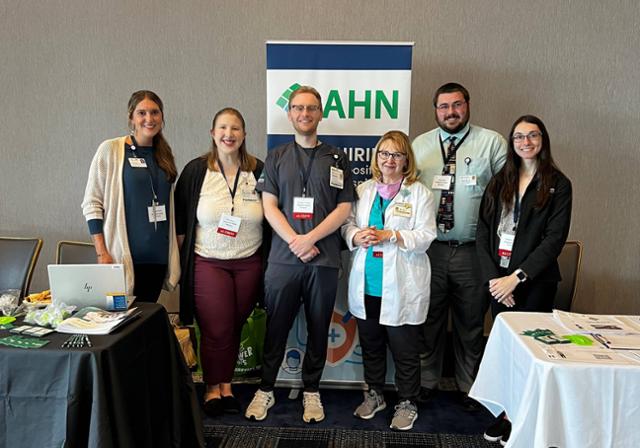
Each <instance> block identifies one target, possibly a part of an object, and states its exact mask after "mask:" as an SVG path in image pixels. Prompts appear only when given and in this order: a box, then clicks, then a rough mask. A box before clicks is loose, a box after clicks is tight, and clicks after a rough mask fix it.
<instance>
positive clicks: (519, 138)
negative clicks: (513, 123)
mask: <svg viewBox="0 0 640 448" xmlns="http://www.w3.org/2000/svg"><path fill="white" fill-rule="evenodd" d="M540 137H542V132H539V131H532V132H529V133H528V134H520V133H518V134H513V137H511V138H512V139H513V141H514V142H518V143H520V142H523V141H524V139H525V138H528V139H529V141H531V142H532V141H534V140H535V141H538V140H540Z"/></svg>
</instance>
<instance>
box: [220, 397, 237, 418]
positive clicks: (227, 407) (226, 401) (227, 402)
mask: <svg viewBox="0 0 640 448" xmlns="http://www.w3.org/2000/svg"><path fill="white" fill-rule="evenodd" d="M220 401H222V409H223V410H224V412H225V413H226V414H239V413H240V402H239V401H238V399H237V398H236V397H234V396H233V395H227V396H223V397H222V398H221V399H220Z"/></svg>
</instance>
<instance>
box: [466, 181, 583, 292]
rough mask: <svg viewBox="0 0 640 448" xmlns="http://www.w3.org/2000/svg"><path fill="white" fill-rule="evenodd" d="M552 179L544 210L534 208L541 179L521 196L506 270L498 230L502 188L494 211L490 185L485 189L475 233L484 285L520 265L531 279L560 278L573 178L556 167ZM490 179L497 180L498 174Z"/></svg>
mask: <svg viewBox="0 0 640 448" xmlns="http://www.w3.org/2000/svg"><path fill="white" fill-rule="evenodd" d="M553 178H554V181H553V185H552V187H551V189H550V191H551V197H550V198H549V200H548V201H547V204H546V205H545V206H544V207H543V208H542V209H538V208H535V207H534V205H535V202H536V194H537V190H538V189H539V188H540V181H539V179H538V178H537V177H536V178H534V180H533V181H531V183H530V184H529V186H528V187H527V190H526V191H525V193H524V196H523V197H522V199H521V206H520V219H519V222H518V230H517V232H516V236H515V240H514V242H513V249H512V252H511V260H510V263H509V267H508V268H507V269H506V270H505V269H501V268H500V256H499V255H498V246H499V244H500V237H499V236H498V235H497V231H498V226H499V225H500V217H501V214H502V202H501V201H500V190H501V188H500V186H498V188H497V189H496V195H495V197H494V198H493V200H494V204H496V206H495V207H494V210H493V212H492V213H489V212H488V211H487V207H486V201H487V195H488V191H489V188H487V189H486V190H485V193H484V196H483V197H482V202H481V204H480V216H479V219H478V229H477V232H476V250H477V253H478V258H479V259H480V269H481V272H482V282H483V284H488V282H489V280H491V279H492V278H498V277H502V276H504V275H508V274H511V273H512V272H513V271H515V270H516V269H518V268H520V269H522V270H523V271H524V272H525V273H526V274H527V276H528V277H529V279H530V280H534V281H554V282H557V281H560V280H561V277H560V269H559V268H558V255H560V252H561V251H562V248H563V246H564V243H565V242H566V240H567V236H568V235H569V226H570V224H571V201H572V198H571V195H572V193H571V191H572V189H571V181H570V180H569V179H568V178H567V177H566V176H565V175H564V174H562V173H561V172H560V171H558V170H556V171H555V172H554V173H553ZM491 182H497V180H496V177H494V178H493V179H492V180H491Z"/></svg>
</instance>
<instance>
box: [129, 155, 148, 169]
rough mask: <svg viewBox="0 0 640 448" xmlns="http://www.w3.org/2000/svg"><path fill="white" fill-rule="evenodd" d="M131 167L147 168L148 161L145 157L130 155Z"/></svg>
mask: <svg viewBox="0 0 640 448" xmlns="http://www.w3.org/2000/svg"><path fill="white" fill-rule="evenodd" d="M129 165H131V168H146V167H147V161H146V160H144V158H143V157H129Z"/></svg>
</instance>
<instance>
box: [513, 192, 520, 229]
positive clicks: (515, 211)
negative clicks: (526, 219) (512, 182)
mask: <svg viewBox="0 0 640 448" xmlns="http://www.w3.org/2000/svg"><path fill="white" fill-rule="evenodd" d="M519 219H520V192H519V191H516V203H515V204H514V206H513V224H514V227H517V226H518V220H519Z"/></svg>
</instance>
